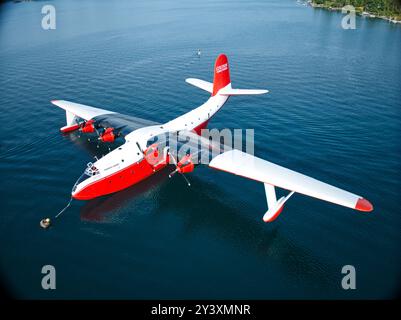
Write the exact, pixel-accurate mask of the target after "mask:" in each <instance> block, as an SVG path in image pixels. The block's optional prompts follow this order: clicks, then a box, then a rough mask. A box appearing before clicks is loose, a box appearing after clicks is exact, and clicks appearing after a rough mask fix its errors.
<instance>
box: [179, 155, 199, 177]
mask: <svg viewBox="0 0 401 320" xmlns="http://www.w3.org/2000/svg"><path fill="white" fill-rule="evenodd" d="M191 158H192V156H191V155H190V154H187V155H185V156H184V157H182V159H181V160H180V161H179V162H178V163H177V170H178V172H179V173H189V172H192V171H194V168H195V165H194V163H193V162H192V159H191Z"/></svg>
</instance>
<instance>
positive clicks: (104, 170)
mask: <svg viewBox="0 0 401 320" xmlns="http://www.w3.org/2000/svg"><path fill="white" fill-rule="evenodd" d="M186 82H187V83H189V84H191V85H193V86H195V87H197V88H200V89H202V90H204V91H207V92H209V93H210V97H209V99H208V100H207V101H206V102H205V103H204V104H203V105H201V106H200V107H198V108H196V109H194V110H192V111H190V112H188V113H186V114H184V115H182V116H179V117H178V118H176V119H173V120H171V121H169V122H167V123H165V124H162V125H161V124H155V123H151V122H150V121H148V120H145V119H140V118H137V117H131V116H126V115H122V114H119V113H116V112H113V111H109V110H105V109H100V108H94V107H90V106H87V105H83V104H79V103H74V102H70V101H65V100H52V101H51V103H52V104H54V105H56V106H58V107H60V108H62V109H64V110H65V112H66V125H65V126H64V127H62V128H61V129H60V131H61V132H63V133H69V132H73V131H76V130H80V131H81V133H90V132H94V131H95V129H96V128H97V129H96V133H97V134H98V136H99V137H101V136H102V134H103V135H105V134H107V135H108V136H110V137H111V136H113V139H99V141H100V143H110V142H114V140H115V139H118V137H119V136H120V135H119V134H118V133H117V132H116V130H115V129H114V128H117V127H121V126H122V125H123V126H124V127H125V130H126V131H127V130H128V132H126V134H125V135H124V139H125V142H124V143H123V144H122V145H121V146H120V147H118V148H116V149H115V150H112V151H111V152H109V153H108V154H106V155H105V156H104V157H102V158H101V159H97V161H96V162H94V163H88V165H87V168H86V169H85V171H84V174H82V176H81V178H80V179H79V181H77V183H76V184H75V185H74V188H73V190H72V193H71V195H72V198H74V199H78V200H89V199H93V198H96V197H99V196H102V195H106V194H110V193H114V192H117V191H120V190H123V189H125V188H128V187H130V186H132V185H134V184H136V183H138V182H140V181H142V180H144V179H146V178H148V177H149V176H151V175H153V174H155V173H156V172H158V171H159V170H161V169H162V168H164V167H166V166H167V165H168V164H169V154H170V151H169V148H168V147H167V146H164V147H163V149H161V150H158V148H159V147H160V146H158V145H156V149H157V153H158V155H160V157H161V158H160V161H156V162H149V161H147V160H148V157H149V156H152V154H153V152H154V149H155V148H154V147H155V144H154V142H151V141H152V137H155V136H158V135H161V134H166V133H170V132H187V133H191V134H198V135H200V132H201V129H204V128H206V126H207V124H208V122H209V120H210V118H211V117H212V116H213V115H215V114H216V113H217V112H218V111H219V110H220V109H221V108H222V107H223V105H224V104H225V103H226V101H227V100H228V98H229V97H230V96H236V95H260V94H265V93H268V90H264V89H234V88H232V86H231V80H230V70H229V64H228V59H227V56H226V55H225V54H221V55H219V56H218V57H217V59H216V62H215V66H214V79H213V83H211V82H208V81H205V80H200V79H195V78H188V79H186ZM86 127H88V128H87V130H86ZM92 129H93V130H92ZM98 129H99V131H103V133H99V132H98ZM199 139H202V137H199ZM151 146H152V149H151V148H150V147H151ZM177 159H178V158H177ZM181 160H182V159H178V162H180V161H181ZM209 166H210V167H212V168H214V169H218V170H222V171H225V172H229V173H231V174H235V175H239V176H242V177H245V178H248V179H253V180H256V181H258V182H261V183H263V184H264V186H265V194H266V200H267V207H268V210H267V212H266V213H265V214H264V216H263V221H265V222H272V221H274V220H275V219H276V218H277V217H278V215H279V214H280V213H281V212H282V211H283V208H284V204H285V202H286V201H287V200H288V199H289V198H290V197H291V196H292V195H293V194H294V193H295V192H297V193H301V194H304V195H307V196H310V197H314V198H318V199H321V200H324V201H328V202H331V203H335V204H338V205H341V206H345V207H349V208H352V209H356V210H358V211H364V212H369V211H372V210H373V206H372V204H371V203H370V202H369V201H368V200H366V199H365V198H363V197H361V196H358V195H356V194H353V193H350V192H348V191H345V190H342V189H339V188H336V187H334V186H331V185H329V184H326V183H324V182H321V181H319V180H316V179H314V178H311V177H308V176H306V175H303V174H301V173H298V172H295V171H292V170H290V169H287V168H284V167H281V166H278V165H276V164H273V163H271V162H268V161H266V160H263V159H260V158H257V157H255V156H253V155H250V154H247V153H243V152H241V151H238V150H231V151H226V152H223V153H221V154H219V155H217V156H216V157H214V158H213V159H212V161H211V162H210V164H209ZM192 170H193V169H192ZM192 170H189V171H188V172H192ZM178 171H183V172H180V173H181V174H182V175H184V174H186V172H185V170H181V169H180V170H178ZM276 187H278V188H282V189H285V190H288V191H289V193H288V195H287V196H285V197H281V198H280V199H278V200H277V198H276V192H275V188H276Z"/></svg>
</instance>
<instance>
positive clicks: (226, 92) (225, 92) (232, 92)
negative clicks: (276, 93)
mask: <svg viewBox="0 0 401 320" xmlns="http://www.w3.org/2000/svg"><path fill="white" fill-rule="evenodd" d="M268 92H269V90H261V89H260V90H259V89H231V88H223V89H221V90H220V91H219V94H220V95H222V96H242V95H255V94H264V93H268Z"/></svg>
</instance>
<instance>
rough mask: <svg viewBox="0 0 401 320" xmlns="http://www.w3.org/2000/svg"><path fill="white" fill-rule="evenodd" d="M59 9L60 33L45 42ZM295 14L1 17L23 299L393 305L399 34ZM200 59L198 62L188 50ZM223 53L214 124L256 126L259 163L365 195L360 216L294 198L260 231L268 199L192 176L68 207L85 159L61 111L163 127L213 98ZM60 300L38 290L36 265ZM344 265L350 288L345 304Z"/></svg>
mask: <svg viewBox="0 0 401 320" xmlns="http://www.w3.org/2000/svg"><path fill="white" fill-rule="evenodd" d="M48 3H51V4H53V5H54V6H55V7H56V10H57V11H56V12H57V29H56V30H53V31H44V30H42V29H41V18H42V15H41V8H42V6H43V5H44V4H48ZM341 18H342V15H341V14H340V13H332V12H327V11H323V10H316V9H312V8H309V7H303V6H300V5H298V4H297V3H296V2H295V1H292V0H287V1H284V0H282V1H280V0H266V1H260V0H255V1H228V0H220V1H211V0H207V1H193V2H189V1H184V0H175V1H170V2H169V3H167V2H165V1H161V0H160V1H148V0H147V1H135V2H131V1H119V2H118V3H117V2H111V1H61V0H60V1H52V2H27V3H17V4H15V3H6V4H3V5H2V6H0V87H1V89H0V90H1V91H0V107H1V113H0V123H1V124H2V132H1V153H0V156H1V157H0V172H1V191H2V196H1V200H2V201H1V208H2V209H1V216H0V243H1V247H0V248H1V249H0V250H1V252H0V272H1V275H2V277H3V281H5V283H6V284H7V286H8V288H9V289H10V290H11V291H12V292H13V294H14V295H15V296H17V297H20V298H116V299H117V298H268V299H279V298H288V299H293V298H341V299H355V298H391V297H393V296H394V295H395V294H396V292H397V290H398V289H399V287H400V281H401V272H400V262H401V256H400V247H401V235H400V227H401V216H400V210H399V207H400V205H399V203H400V200H399V199H400V198H399V194H400V193H399V191H400V187H401V181H400V171H401V143H400V138H401V130H400V129H401V109H400V107H401V102H400V101H401V27H400V26H394V25H390V24H388V23H386V22H384V21H381V20H368V19H361V18H357V29H356V30H348V31H344V30H343V29H341ZM198 48H201V49H202V52H203V53H202V56H201V58H200V59H199V58H197V57H196V55H195V53H196V51H197V49H198ZM221 52H224V53H226V54H227V55H228V56H229V59H230V64H231V78H232V81H233V85H234V86H236V87H243V88H267V89H269V90H270V94H269V95H267V96H263V97H236V98H231V99H230V101H229V102H228V103H227V105H226V106H225V107H224V108H223V110H222V111H221V112H220V113H219V114H218V115H216V117H214V118H213V121H212V122H211V123H210V127H216V128H220V129H222V128H232V129H235V128H244V129H245V128H254V129H255V140H256V149H255V153H256V155H257V156H259V157H262V158H265V159H267V160H270V161H273V162H275V163H278V164H280V165H283V166H287V167H289V168H292V169H294V170H297V171H300V172H303V173H305V174H309V175H312V176H314V177H316V178H318V179H322V180H323V181H326V182H328V183H331V184H334V185H336V186H339V187H342V188H346V189H348V190H350V191H353V192H355V193H358V194H361V195H363V196H364V197H366V198H367V199H369V200H370V201H371V202H372V203H373V204H374V206H375V210H374V211H373V212H372V213H368V214H364V213H358V212H356V211H353V210H350V209H346V208H342V207H339V206H335V205H331V204H328V203H325V202H322V201H318V200H315V199H311V198H307V197H304V196H302V195H295V196H294V197H293V198H292V199H291V201H289V202H288V205H286V208H285V210H284V212H283V213H282V215H281V216H280V217H279V218H278V220H276V222H274V223H272V224H265V223H263V222H262V216H263V214H264V212H265V211H266V204H265V197H264V188H263V185H262V184H259V183H256V182H253V181H248V180H244V179H241V178H240V177H235V176H230V175H228V174H225V173H223V172H216V171H214V170H210V169H208V168H206V167H198V168H197V169H196V170H195V172H194V173H193V174H191V175H190V176H189V178H190V180H191V182H192V187H191V188H186V187H185V183H184V182H183V180H182V179H180V178H179V177H175V178H174V179H171V180H170V179H168V178H167V175H168V170H167V171H164V172H162V173H160V174H159V175H156V176H154V177H152V178H151V179H149V180H148V181H146V182H144V183H141V184H139V185H137V186H134V187H132V188H130V189H127V190H125V191H123V192H120V193H118V194H115V195H112V196H108V197H105V198H102V199H97V200H93V201H88V202H78V201H76V202H73V205H72V207H71V208H69V209H68V210H67V212H66V213H65V214H64V215H63V216H62V217H61V218H60V219H59V220H58V221H57V223H56V225H55V226H54V227H53V228H51V229H50V230H47V231H44V230H42V229H40V228H39V226H38V223H39V220H40V219H41V218H43V217H46V216H54V215H55V214H56V213H57V212H58V211H59V210H60V209H61V208H62V207H63V206H64V205H65V204H66V202H67V201H68V199H69V193H70V190H71V187H72V185H73V183H74V182H75V180H76V178H77V177H78V176H79V175H80V173H81V172H82V170H83V168H84V167H85V165H86V163H87V162H88V161H90V160H91V159H92V156H93V155H94V154H95V153H96V152H97V153H99V152H100V153H101V152H102V151H104V150H103V149H101V150H100V151H98V150H96V147H95V146H93V145H92V144H90V143H88V142H86V141H85V139H82V138H81V139H79V138H78V137H77V136H76V135H71V136H62V135H60V133H59V127H61V126H63V125H64V122H65V118H64V117H65V115H64V112H62V111H61V110H60V109H58V108H56V107H54V106H53V105H51V104H50V103H49V101H50V100H52V99H66V100H72V101H76V102H81V103H84V104H88V105H94V106H98V107H102V108H106V109H110V110H114V111H117V112H121V113H126V114H130V115H134V116H138V117H143V118H148V119H150V120H154V121H158V122H165V121H168V120H170V119H172V118H174V117H176V116H178V115H180V114H182V113H184V112H187V111H189V110H190V109H192V108H194V107H196V106H198V105H200V104H201V103H202V102H203V101H205V100H206V99H207V94H206V93H205V92H202V91H201V90H198V89H196V88H193V87H191V86H189V85H187V84H186V83H185V82H184V79H185V78H187V77H198V78H201V79H205V80H211V78H212V66H213V63H214V59H215V58H216V56H217V55H218V54H219V53H221ZM45 264H51V265H54V266H55V267H56V270H57V289H56V290H54V291H44V290H42V289H41V277H42V274H41V268H42V266H43V265H45ZM347 264H350V265H354V266H355V268H356V271H357V289H356V290H353V291H350V290H348V291H345V290H343V289H341V278H342V274H341V268H342V266H343V265H347Z"/></svg>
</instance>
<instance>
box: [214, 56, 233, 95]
mask: <svg viewBox="0 0 401 320" xmlns="http://www.w3.org/2000/svg"><path fill="white" fill-rule="evenodd" d="M230 83H231V80H230V69H229V67H228V59H227V56H226V55H225V54H220V55H219V56H218V57H217V59H216V62H215V64H214V79H213V92H212V96H215V95H216V94H217V92H218V91H219V90H220V89H223V88H224V87H226V86H227V85H229V84H230ZM230 87H231V86H230Z"/></svg>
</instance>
